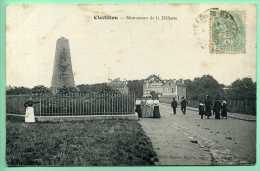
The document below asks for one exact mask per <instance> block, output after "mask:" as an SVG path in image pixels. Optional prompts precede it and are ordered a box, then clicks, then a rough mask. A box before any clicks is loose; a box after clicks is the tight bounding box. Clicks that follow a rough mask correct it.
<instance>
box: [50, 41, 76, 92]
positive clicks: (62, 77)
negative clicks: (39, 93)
mask: <svg viewBox="0 0 260 171" xmlns="http://www.w3.org/2000/svg"><path fill="white" fill-rule="evenodd" d="M62 87H75V83H74V76H73V72H72V64H71V56H70V47H69V40H68V39H66V38H64V37H61V38H59V39H58V40H57V42H56V51H55V59H54V67H53V75H52V81H51V91H52V93H54V94H55V93H57V91H58V89H59V88H62Z"/></svg>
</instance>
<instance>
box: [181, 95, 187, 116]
mask: <svg viewBox="0 0 260 171" xmlns="http://www.w3.org/2000/svg"><path fill="white" fill-rule="evenodd" d="M187 104H188V102H187V100H186V99H185V98H184V97H182V98H181V111H182V113H183V114H184V115H185V114H186V106H187Z"/></svg>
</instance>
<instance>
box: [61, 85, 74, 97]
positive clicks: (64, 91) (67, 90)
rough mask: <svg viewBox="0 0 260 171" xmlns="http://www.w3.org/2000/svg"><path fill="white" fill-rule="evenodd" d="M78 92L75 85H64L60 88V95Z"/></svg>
mask: <svg viewBox="0 0 260 171" xmlns="http://www.w3.org/2000/svg"><path fill="white" fill-rule="evenodd" d="M76 92H78V90H77V88H75V87H66V86H63V87H62V88H58V93H57V94H58V95H65V94H73V93H76Z"/></svg>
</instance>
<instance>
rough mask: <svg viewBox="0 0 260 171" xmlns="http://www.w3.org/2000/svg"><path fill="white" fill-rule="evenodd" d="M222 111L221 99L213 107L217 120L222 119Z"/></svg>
mask: <svg viewBox="0 0 260 171" xmlns="http://www.w3.org/2000/svg"><path fill="white" fill-rule="evenodd" d="M220 109H221V102H220V100H219V99H216V100H215V103H214V107H213V112H214V114H215V119H220Z"/></svg>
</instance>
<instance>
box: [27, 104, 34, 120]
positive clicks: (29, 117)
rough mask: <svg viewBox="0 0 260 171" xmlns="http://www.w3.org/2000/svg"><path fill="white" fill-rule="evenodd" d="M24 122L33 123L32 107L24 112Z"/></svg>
mask: <svg viewBox="0 0 260 171" xmlns="http://www.w3.org/2000/svg"><path fill="white" fill-rule="evenodd" d="M25 122H26V123H32V122H35V117H34V109H33V107H26V111H25Z"/></svg>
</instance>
